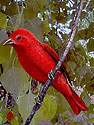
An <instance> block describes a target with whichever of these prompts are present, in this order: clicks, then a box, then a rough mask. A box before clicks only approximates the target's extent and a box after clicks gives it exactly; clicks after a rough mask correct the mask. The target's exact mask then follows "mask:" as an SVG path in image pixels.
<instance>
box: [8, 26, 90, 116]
mask: <svg viewBox="0 0 94 125" xmlns="http://www.w3.org/2000/svg"><path fill="white" fill-rule="evenodd" d="M18 36H21V38H20V39H19V40H18V39H17V38H18ZM10 38H11V39H12V40H14V41H15V42H14V43H13V44H12V46H13V48H14V49H15V50H16V52H17V55H18V59H19V61H20V64H21V65H22V67H23V68H24V69H25V70H26V72H27V73H28V74H29V75H30V76H31V77H32V78H34V79H36V80H38V81H40V82H42V83H43V84H44V83H45V82H46V80H47V79H48V73H49V72H50V71H51V70H52V69H53V68H54V67H55V65H56V62H57V60H58V58H59V56H58V54H57V53H56V52H55V51H54V50H53V49H52V48H50V47H49V46H48V45H46V44H42V43H40V42H39V41H38V40H37V39H36V38H35V36H34V35H33V34H32V33H31V32H29V31H28V30H26V29H22V28H20V29H18V30H16V31H14V32H13V33H12V34H11V35H10ZM61 68H62V70H61V69H59V72H60V73H57V74H56V77H55V80H54V81H53V83H52V86H53V87H54V88H55V89H57V90H58V91H59V92H60V93H62V94H63V95H64V97H65V98H66V99H67V101H68V102H69V104H70V106H71V108H72V109H73V111H74V113H75V114H76V115H77V114H79V112H80V111H81V110H88V108H87V106H86V105H85V104H84V102H83V101H82V100H81V99H80V98H79V96H78V95H77V94H76V93H75V92H74V90H73V89H72V87H71V85H70V84H69V83H68V82H67V80H66V78H65V75H66V77H68V79H69V75H68V73H67V71H66V68H65V66H64V64H62V67H61ZM63 71H64V72H63ZM64 74H65V75H64Z"/></svg>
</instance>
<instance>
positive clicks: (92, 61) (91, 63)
mask: <svg viewBox="0 0 94 125" xmlns="http://www.w3.org/2000/svg"><path fill="white" fill-rule="evenodd" d="M89 62H90V66H91V67H94V58H91V59H89Z"/></svg>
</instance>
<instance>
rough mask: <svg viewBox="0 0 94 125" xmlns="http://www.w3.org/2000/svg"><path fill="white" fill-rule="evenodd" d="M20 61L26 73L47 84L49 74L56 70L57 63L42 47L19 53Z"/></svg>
mask: <svg viewBox="0 0 94 125" xmlns="http://www.w3.org/2000/svg"><path fill="white" fill-rule="evenodd" d="M17 55H18V59H19V61H20V64H21V65H22V67H23V68H24V69H25V70H26V72H27V73H28V74H29V75H30V76H31V77H32V78H34V79H36V80H38V81H40V82H42V83H45V82H46V80H47V79H48V73H49V72H50V71H51V70H52V69H53V68H54V66H55V64H56V62H55V61H54V60H53V58H52V57H51V56H50V55H49V54H48V53H47V52H46V51H45V50H44V49H43V48H41V47H40V46H36V47H31V48H28V49H25V50H24V52H20V53H17Z"/></svg>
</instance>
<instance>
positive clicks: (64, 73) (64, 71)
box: [41, 44, 72, 85]
mask: <svg viewBox="0 0 94 125" xmlns="http://www.w3.org/2000/svg"><path fill="white" fill-rule="evenodd" d="M41 47H42V48H43V49H44V50H45V51H46V52H47V53H48V54H49V55H50V56H51V57H52V58H53V59H54V60H55V62H57V61H58V59H59V55H58V54H57V53H56V52H55V51H54V50H53V49H52V48H51V47H49V46H48V45H47V44H41ZM60 70H61V72H62V73H63V75H64V76H65V78H66V80H67V81H68V82H69V83H70V85H72V83H71V80H70V77H69V74H68V72H67V71H66V67H65V64H64V63H62V65H61V67H60Z"/></svg>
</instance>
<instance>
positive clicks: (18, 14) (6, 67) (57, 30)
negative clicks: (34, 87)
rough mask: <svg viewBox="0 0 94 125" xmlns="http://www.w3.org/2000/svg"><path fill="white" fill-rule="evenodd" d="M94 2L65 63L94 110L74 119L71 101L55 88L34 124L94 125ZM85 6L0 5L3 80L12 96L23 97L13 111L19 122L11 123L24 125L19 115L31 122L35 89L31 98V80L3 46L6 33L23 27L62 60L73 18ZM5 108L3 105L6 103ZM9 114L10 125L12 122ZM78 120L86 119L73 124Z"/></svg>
mask: <svg viewBox="0 0 94 125" xmlns="http://www.w3.org/2000/svg"><path fill="white" fill-rule="evenodd" d="M93 3H94V1H93V0H91V1H88V0H85V1H84V8H83V11H82V15H81V17H80V19H79V23H78V30H77V32H76V35H75V38H74V42H73V44H72V46H71V48H70V51H69V53H68V55H67V57H66V59H65V64H66V67H67V71H68V72H69V74H70V77H71V80H72V81H73V84H74V88H78V92H80V93H81V98H82V99H83V100H84V101H85V103H86V104H87V105H88V106H89V110H88V111H87V113H85V114H84V116H83V115H82V116H81V114H80V115H79V116H74V114H73V112H72V111H71V109H70V108H69V105H68V103H67V102H66V100H65V98H64V97H62V95H61V94H60V93H58V92H57V91H56V90H54V89H53V88H52V87H50V89H49V91H48V95H47V96H46V97H45V100H44V103H43V105H42V107H41V109H40V110H39V111H38V112H37V113H36V115H35V116H34V119H33V121H32V124H34V125H35V124H38V123H39V122H40V123H42V122H43V124H44V122H45V123H47V121H42V120H43V119H45V120H48V119H49V120H50V122H51V123H52V124H55V123H57V122H58V123H62V121H63V122H64V123H66V124H67V123H68V124H71V123H72V124H79V122H80V123H86V124H88V123H90V122H91V123H94V120H93V119H92V118H90V117H89V116H90V113H92V114H93V115H94V111H93V110H94V109H93V107H94V104H91V103H90V97H91V96H92V95H94V4H93ZM79 4H80V3H79V0H69V1H68V0H64V1H62V0H60V1H58V0H40V1H38V0H36V1H35V0H25V1H24V2H21V1H19V2H17V1H16V2H15V1H12V2H11V0H6V1H4V0H0V81H1V82H2V85H3V87H4V88H5V89H6V91H8V92H10V93H11V94H13V96H14V97H15V98H18V99H17V106H18V108H16V109H15V108H14V110H13V113H14V114H15V119H14V120H13V121H11V124H13V125H15V123H17V124H20V123H21V117H20V116H19V115H16V113H15V112H20V114H21V116H22V118H23V119H24V121H25V120H26V118H27V117H28V115H29V113H30V111H31V109H32V106H33V103H34V100H33V98H32V97H33V96H34V94H32V96H31V93H30V90H29V92H28V94H26V92H27V90H28V88H29V85H30V82H28V80H29V77H28V75H27V74H26V73H25V71H23V69H22V67H21V66H20V64H19V62H18V59H17V57H16V53H15V51H14V50H12V48H11V47H10V46H7V47H4V46H3V43H4V42H5V40H6V39H7V38H8V36H7V34H6V31H13V30H15V29H18V28H20V27H22V28H26V29H28V30H30V31H31V32H32V33H33V34H34V35H35V36H36V37H37V39H38V40H40V41H41V42H44V43H46V44H48V45H49V46H50V47H52V48H53V49H54V50H55V51H56V52H57V53H58V54H59V55H60V54H61V52H62V51H64V48H65V46H66V43H67V41H68V38H69V36H70V31H71V28H72V24H73V19H74V16H75V13H76V11H77V8H78V7H79ZM79 88H82V89H79ZM35 95H36V94H35ZM27 100H28V101H27ZM30 100H31V101H30ZM29 101H30V102H31V103H29ZM0 106H2V101H1V103H0ZM23 109H24V110H23ZM9 111H10V109H8V108H7V111H6V115H7V113H8V112H9ZM68 111H70V112H71V113H72V114H71V113H69V112H68ZM3 114H4V107H3V110H2V112H1V113H0V122H1V121H2V120H3ZM60 114H61V117H60ZM6 115H5V119H4V122H6V121H7V119H6ZM85 116H87V118H86V117H85ZM77 117H79V119H81V118H82V117H83V118H85V120H80V121H79V120H78V121H77V120H76V121H75V120H73V118H74V119H77ZM61 119H62V120H61ZM86 119H87V120H86Z"/></svg>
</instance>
